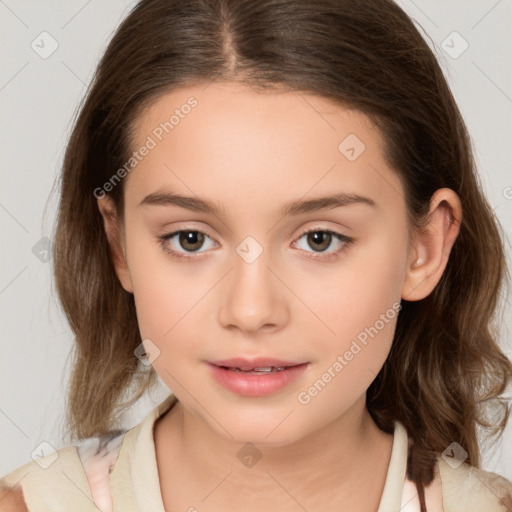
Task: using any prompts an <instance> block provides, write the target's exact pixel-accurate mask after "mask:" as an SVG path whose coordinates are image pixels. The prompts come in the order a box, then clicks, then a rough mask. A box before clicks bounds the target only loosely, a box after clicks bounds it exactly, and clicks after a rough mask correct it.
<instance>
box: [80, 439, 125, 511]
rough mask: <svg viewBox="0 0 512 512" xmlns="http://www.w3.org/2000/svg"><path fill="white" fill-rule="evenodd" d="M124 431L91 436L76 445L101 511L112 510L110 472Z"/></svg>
mask: <svg viewBox="0 0 512 512" xmlns="http://www.w3.org/2000/svg"><path fill="white" fill-rule="evenodd" d="M125 432H126V431H119V430H117V431H114V432H112V434H109V435H105V436H101V437H92V438H89V439H86V440H84V441H82V442H81V444H80V445H79V446H78V454H79V456H80V460H81V462H82V466H83V468H84V471H85V474H86V475H87V480H88V482H89V487H90V488H91V494H92V497H93V500H94V503H95V505H96V506H97V507H98V508H99V509H100V510H101V511H102V512H112V495H111V493H110V472H111V471H112V469H113V467H114V465H115V463H116V461H117V456H118V454H119V450H120V448H121V443H122V440H123V437H124V434H125Z"/></svg>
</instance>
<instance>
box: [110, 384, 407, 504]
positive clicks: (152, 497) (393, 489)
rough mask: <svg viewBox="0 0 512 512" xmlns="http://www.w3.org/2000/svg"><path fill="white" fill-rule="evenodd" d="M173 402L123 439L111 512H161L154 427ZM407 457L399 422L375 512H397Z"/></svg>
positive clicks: (114, 472)
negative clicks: (129, 511) (130, 511)
mask: <svg viewBox="0 0 512 512" xmlns="http://www.w3.org/2000/svg"><path fill="white" fill-rule="evenodd" d="M177 402H178V399H177V397H176V395H174V394H172V393H171V394H170V395H169V396H168V397H166V398H165V399H164V400H163V401H162V402H161V403H160V404H158V405H157V406H156V407H155V408H154V409H152V410H151V411H150V412H149V413H148V414H147V415H146V416H145V418H144V419H143V420H142V421H141V422H140V423H139V424H138V425H136V426H135V427H134V428H132V429H130V430H128V431H127V432H126V434H125V435H124V439H123V442H122V445H121V448H120V450H119V456H118V459H117V462H116V464H115V466H114V468H113V470H112V472H111V474H110V487H111V492H112V503H113V508H112V510H113V512H121V511H126V510H137V511H140V512H165V508H164V505H163V501H162V492H161V489H160V479H159V474H158V466H157V459H156V450H155V439H154V426H155V423H156V421H157V420H158V419H159V418H160V417H161V416H163V415H164V414H165V413H166V412H168V411H169V410H170V409H171V408H172V407H173V406H174V405H175V404H176V403H177ZM407 453H408V436H407V431H406V429H405V427H404V426H403V425H402V424H401V423H400V422H399V421H395V425H394V432H393V446H392V449H391V457H390V461H389V465H388V469H387V473H386V480H385V483H384V489H383V492H382V496H381V499H380V503H379V507H378V509H377V512H399V511H400V507H401V502H402V492H403V487H404V482H405V473H406V467H407ZM130 507H131V508H130Z"/></svg>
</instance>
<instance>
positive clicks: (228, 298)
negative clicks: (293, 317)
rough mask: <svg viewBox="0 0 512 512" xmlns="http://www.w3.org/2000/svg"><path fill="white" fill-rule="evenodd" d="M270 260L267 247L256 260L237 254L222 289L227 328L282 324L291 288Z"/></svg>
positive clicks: (220, 313) (266, 328)
mask: <svg viewBox="0 0 512 512" xmlns="http://www.w3.org/2000/svg"><path fill="white" fill-rule="evenodd" d="M270 264H271V262H270V261H269V258H268V257H267V253H266V252H265V251H263V252H262V254H260V255H259V256H258V257H257V258H256V259H255V260H254V261H250V260H248V261H246V260H245V259H244V258H243V257H241V256H239V255H238V254H235V256H234V260H233V269H232V270H231V272H229V274H228V275H227V276H226V278H225V280H224V282H223V283H222V286H221V289H220V294H221V297H220V299H219V304H220V305H219V310H218V317H219V322H220V324H221V325H222V326H223V327H224V328H226V329H230V330H239V331H242V332H244V333H246V334H254V333H258V332H260V331H265V332H267V333H268V332H269V331H270V332H271V331H275V330H279V329H282V328H283V326H284V325H285V323H286V322H287V320H288V318H289V307H288V303H287V300H288V299H289V294H290V292H289V291H287V288H286V286H285V285H284V284H283V282H282V280H281V279H280V278H279V277H278V275H277V272H276V270H275V269H273V268H271V266H270Z"/></svg>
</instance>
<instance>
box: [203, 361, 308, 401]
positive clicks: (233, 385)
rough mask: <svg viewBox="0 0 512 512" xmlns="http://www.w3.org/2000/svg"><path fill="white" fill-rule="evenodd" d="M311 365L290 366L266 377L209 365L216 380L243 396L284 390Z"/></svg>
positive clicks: (263, 394) (261, 394)
mask: <svg viewBox="0 0 512 512" xmlns="http://www.w3.org/2000/svg"><path fill="white" fill-rule="evenodd" d="M308 364H309V363H304V364H299V365H297V366H290V367H289V368H287V369H286V370H281V371H277V372H272V373H268V374H266V375H250V374H247V373H243V372H237V371H233V370H226V369H225V368H222V367H220V366H215V365H214V364H210V363H208V366H209V367H210V368H211V370H212V374H213V377H214V379H215V380H216V381H217V382H218V383H219V384H221V385H222V386H224V387H225V388H226V389H228V390H229V391H232V392H233V393H237V394H238V395H242V396H266V395H271V394H272V393H275V392H277V391H279V390H280V389H283V388H284V387H286V386H287V385H289V384H290V383H292V382H293V381H294V380H297V379H298V378H299V377H300V376H301V375H302V374H303V373H304V370H305V369H306V367H307V366H308Z"/></svg>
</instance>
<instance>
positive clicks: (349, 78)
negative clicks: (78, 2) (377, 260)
mask: <svg viewBox="0 0 512 512" xmlns="http://www.w3.org/2000/svg"><path fill="white" fill-rule="evenodd" d="M214 79H218V80H232V81H234V80H236V81H238V82H240V83H244V84H247V85H250V86H252V87H254V88H255V89H257V90H264V89H266V90H269V89H272V88H278V87H281V88H285V89H286V90H290V91H306V92H309V93H312V94H318V95H320V96H323V97H326V98H328V99H331V100H333V101H335V102H337V103H338V104H340V105H349V106H351V107H353V108H356V109H358V110H360V111H361V112H363V113H365V114H366V115H368V116H369V117H370V119H372V120H373V121H374V122H375V123H376V124H377V126H378V127H379V128H380V129H381V132H382V135H383V137H384V140H385V141H386V146H387V155H386V157H387V158H388V160H389V162H390V164H391V165H392V167H393V168H394V169H395V170H396V172H397V173H398V174H399V176H400V177H401V179H402V180H403V183H404V187H405V190H406V203H407V207H408V213H409V216H410V221H411V222H410V224H411V226H414V227H420V226H421V225H422V222H424V221H425V214H426V212H428V206H429V200H430V198H431V196H432V194H433V193H434V191H435V190H437V189H439V188H442V187H448V188H450V189H452V190H454V191H455V192H456V193H457V194H458V195H459V197H460V199H461V202H462V207H463V221H462V225H461V229H460V233H459V236H458V238H457V240H456V242H455V245H454V247H453V249H452V253H451V255H450V258H449V261H448V265H447V268H446V270H445V272H444V274H443V276H442V278H441V280H440V282H439V283H438V285H437V286H436V288H435V289H434V291H433V292H432V293H431V294H430V295H429V296H428V297H426V298H425V299H423V300H420V301H416V302H408V301H406V300H403V301H402V310H401V313H400V316H399V318H398V323H397V328H396V333H395V338H394V341H393V346H392V349H391V352H390V354H389V357H388V359H387V361H386V362H385V364H384V367H383V368H382V370H381V371H380V373H379V375H378V376H377V378H376V379H375V381H374V382H373V383H372V384H371V386H370V388H369V389H368V391H367V406H368V409H369V411H370V413H371V414H372V417H373V418H374V420H375V421H376V423H377V424H378V426H379V427H380V428H381V429H382V430H384V431H387V432H390V433H391V432H392V431H393V422H394V420H399V421H400V422H401V423H402V424H403V425H404V426H405V427H406V429H407V431H408V434H409V436H410V437H411V438H412V440H413V445H412V448H411V450H410V456H409V461H408V476H409V478H410V479H412V480H414V481H415V482H416V485H417V487H418V491H419V495H420V501H421V507H422V508H421V510H422V511H425V510H426V508H425V500H424V486H425V485H427V484H428V483H430V482H431V481H432V478H433V468H434V464H435V456H436V454H437V453H440V452H442V451H444V450H445V448H447V447H448V445H450V444H451V443H452V442H453V441H456V442H457V443H459V444H460V445H461V446H462V447H463V448H464V449H465V450H466V451H467V452H468V454H469V458H468V462H469V463H470V464H472V465H474V466H476V467H479V465H480V452H479V445H478V440H477V425H480V426H483V427H484V428H485V429H487V430H489V429H491V430H492V423H491V422H489V421H488V417H487V413H486V408H485V407H484V406H486V405H488V404H494V403H498V404H499V405H500V404H501V405H503V403H502V399H501V398H500V396H501V395H502V394H503V392H504V389H505V386H506V384H507V383H508V381H509V379H510V377H511V374H512V365H511V363H510V361H509V360H508V359H507V358H506V357H505V355H504V354H503V353H502V351H501V350H500V348H499V346H498V344H497V340H496V338H497V332H495V331H493V326H492V323H491V322H493V321H494V320H496V319H495V313H496V310H497V305H498V298H499V294H500V290H501V288H502V286H503V284H504V281H505V278H506V277H507V276H508V274H507V269H506V264H505V257H504V248H503V242H502V233H501V231H500V230H501V228H500V226H499V223H498V221H497V219H496V217H495V215H494V213H493V211H492V209H491V208H490V207H489V204H488V203H487V201H486V199H485V197H484V195H483V193H482V190H481V185H480V183H479V181H478V177H477V175H476V172H475V164H474V160H473V156H472V149H471V143H470V139H469V136H468V133H467V130H466V127H465V124H464V121H463V119H462V117H461V114H460V112H459V110H458V108H457V105H456V103H455V101H454V98H453V96H452V94H451V92H450V89H449V87H448V85H447V82H446V80H445V77H444V76H443V73H442V70H441V68H440V66H439V63H438V62H437V60H436V57H435V55H434V54H433V52H432V51H431V50H430V48H429V46H428V44H427V43H426V41H425V40H424V39H423V38H422V36H421V34H420V33H419V32H418V30H417V29H416V28H415V26H414V24H413V22H412V21H411V20H410V19H409V17H408V16H407V15H406V14H405V13H404V12H403V11H402V10H401V9H400V8H399V7H398V6H397V5H395V4H394V3H393V2H392V1H391V0H358V1H357V2H354V1H353V0H321V1H319V0H258V1H254V0H165V1H164V0H142V1H141V2H140V3H139V4H137V5H136V6H135V7H134V8H133V10H132V11H131V12H130V14H129V15H128V16H127V17H126V19H125V20H124V22H123V23H122V24H121V26H120V27H119V28H118V30H117V32H116V33H115V35H114V37H113V39H112V41H111V42H110V44H109V46H108V48H107V50H106V52H105V54H104V56H103V57H102V59H101V62H100V64H99V66H98V69H97V71H96V74H95V77H94V80H93V83H92V85H91V87H90V90H89V92H88V95H87V97H86V99H85V101H84V103H83V105H82V106H81V108H80V111H79V115H78V117H77V119H76V122H75V126H74V129H73V132H72V135H71V138H70V141H69V144H68V146H67V150H66V154H65V159H64V164H63V171H62V183H61V185H62V187H61V200H60V210H59V217H58V224H57V230H56V236H55V243H54V267H55V279H56V285H57V290H58V293H59V296H60V299H61V302H62V305H63V308H64V311H65V313H66V315H67V317H68V319H69V322H70V325H71V328H72V329H73V332H74V333H75V335H76V351H75V359H74V366H73V373H72V378H71V383H70V389H69V397H68V409H67V414H68V416H67V420H68V426H69V428H70V432H72V433H73V434H74V435H76V436H77V437H78V438H83V437H89V436H94V435H100V434H103V433H105V432H107V431H109V430H110V429H112V428H113V426H114V424H115V421H116V419H117V413H118V412H120V411H122V410H126V408H127V407H129V406H130V405H132V404H133V403H134V402H135V401H136V400H137V399H138V398H140V396H142V394H143V393H144V392H145V391H146V390H147V389H149V387H150V386H152V385H153V384H154V383H156V373H155V371H154V369H153V368H152V367H149V369H148V368H147V367H144V366H143V365H142V364H141V363H140V362H139V360H138V359H137V358H136V357H135V356H134V350H135V348H136V347H137V346H138V345H139V344H140V343H141V338H140V333H139V330H138V326H137V318H136V312H135V307H134V300H133V296H132V295H131V294H129V293H127V292H126V291H125V290H124V289H123V288H122V287H121V285H120V283H119V281H118V279H117V277H116V274H115V272H114V268H113V264H112V261H111V254H110V250H109V245H108V243H107V238H106V236H105V232H104V228H103V222H102V218H101V216H100V213H99V211H98V207H97V204H96V197H95V196H94V194H93V191H94V190H95V189H96V188H97V187H101V186H102V185H103V184H104V183H106V182H107V181H108V180H109V178H111V176H112V175H113V173H114V172H115V170H116V169H119V168H120V167H122V165H123V163H124V162H126V161H127V160H128V158H129V156H130V154H131V151H133V148H131V147H130V140H131V134H132V131H131V130H132V128H133V124H134V122H135V121H136V120H137V116H138V115H140V113H141V112H142V110H143V109H144V108H145V107H147V106H148V105H150V104H151V102H152V101H154V100H155V99H156V98H158V97H159V96H160V95H162V94H164V93H165V92H169V91H171V90H174V89H177V88H179V87H183V86H186V85H188V84H199V83H205V84H206V83H207V82H209V81H211V80H214ZM110 196H111V197H112V199H113V201H114V203H115V205H116V208H117V210H118V211H119V212H121V215H122V211H123V183H122V181H121V183H119V185H118V186H116V187H114V188H113V190H112V192H111V193H110ZM125 399H126V400H125ZM507 420H508V409H507V408H506V407H504V408H503V415H502V417H501V420H500V421H499V422H498V423H497V425H496V428H495V429H494V430H493V431H492V433H493V434H496V435H497V434H499V433H501V431H502V430H503V428H504V427H505V425H506V422H507Z"/></svg>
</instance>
